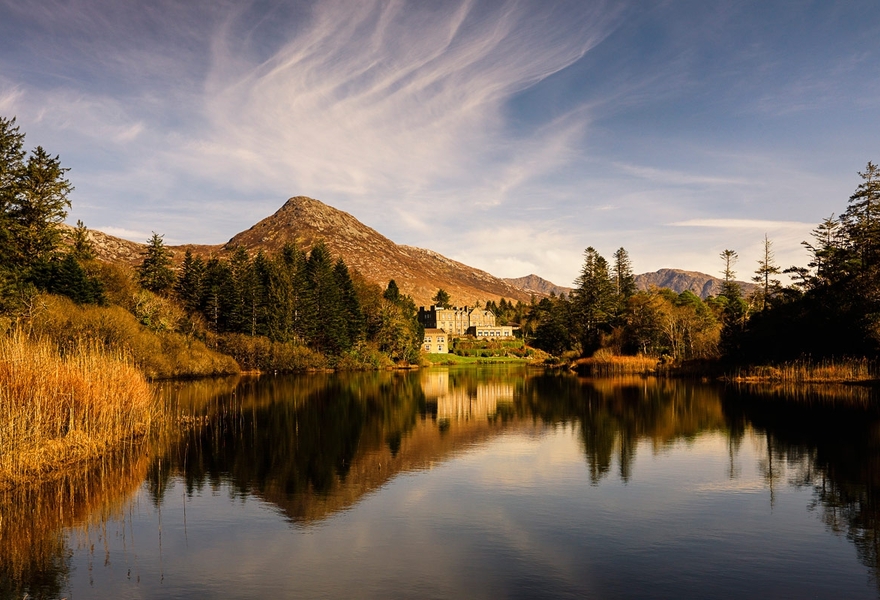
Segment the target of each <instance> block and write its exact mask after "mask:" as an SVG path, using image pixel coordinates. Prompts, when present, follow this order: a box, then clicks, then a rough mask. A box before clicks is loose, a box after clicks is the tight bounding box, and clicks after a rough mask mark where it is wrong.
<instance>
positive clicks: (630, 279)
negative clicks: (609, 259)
mask: <svg viewBox="0 0 880 600" xmlns="http://www.w3.org/2000/svg"><path fill="white" fill-rule="evenodd" d="M611 270H612V274H613V277H614V287H615V292H616V294H617V298H618V301H619V302H620V304H621V306H622V305H625V304H626V301H627V300H628V299H629V298H630V297H631V296H632V295H633V294H635V293H636V278H635V276H634V275H633V272H632V262H631V261H630V259H629V253H628V252H627V251H626V250H625V249H624V248H623V247H620V248H618V249H617V251H616V252H615V253H614V263H613V265H612V268H611Z"/></svg>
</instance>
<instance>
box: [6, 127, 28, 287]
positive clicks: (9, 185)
mask: <svg viewBox="0 0 880 600" xmlns="http://www.w3.org/2000/svg"><path fill="white" fill-rule="evenodd" d="M24 157H25V151H24V134H23V133H21V132H20V131H19V128H18V127H16V125H15V118H12V119H5V118H3V117H0V276H2V275H3V272H4V271H5V272H7V273H8V276H9V277H12V276H13V273H12V270H13V265H14V259H15V258H17V256H18V252H17V251H16V248H15V243H14V238H13V220H12V214H11V211H12V208H13V205H14V204H15V202H16V198H17V196H18V187H19V182H20V175H21V172H22V171H23V170H24V162H23V161H24Z"/></svg>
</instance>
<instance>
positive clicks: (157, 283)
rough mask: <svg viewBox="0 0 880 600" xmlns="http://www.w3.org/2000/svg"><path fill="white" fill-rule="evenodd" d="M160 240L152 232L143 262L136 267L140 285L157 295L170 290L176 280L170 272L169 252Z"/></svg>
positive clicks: (159, 236)
mask: <svg viewBox="0 0 880 600" xmlns="http://www.w3.org/2000/svg"><path fill="white" fill-rule="evenodd" d="M162 238H163V236H161V235H159V234H157V233H156V232H155V231H154V232H153V236H152V237H151V238H150V239H149V240H147V247H146V249H144V251H143V257H144V260H143V262H142V263H141V265H140V267H138V276H139V279H140V282H141V285H142V286H144V287H145V288H146V289H148V290H150V291H152V292H156V293H157V294H162V293H165V292H167V291H169V290H171V288H172V286H173V285H174V282H175V279H176V278H175V276H174V271H172V270H171V251H170V250H168V248H166V247H165V242H164V241H163V240H162Z"/></svg>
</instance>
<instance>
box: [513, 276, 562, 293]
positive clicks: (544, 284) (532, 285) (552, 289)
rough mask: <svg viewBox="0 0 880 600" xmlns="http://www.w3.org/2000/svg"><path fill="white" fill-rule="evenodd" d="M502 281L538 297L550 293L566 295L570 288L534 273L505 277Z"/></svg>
mask: <svg viewBox="0 0 880 600" xmlns="http://www.w3.org/2000/svg"><path fill="white" fill-rule="evenodd" d="M504 281H506V282H507V283H509V284H510V285H512V286H514V287H517V288H519V289H521V290H523V291H524V292H528V293H530V294H534V295H535V296H538V297H541V296H549V295H550V294H555V295H556V296H561V295H562V294H565V295H566V296H567V295H569V294H570V293H571V290H572V288H568V287H562V286H561V285H556V284H555V283H553V282H551V281H547V280H546V279H544V278H542V277H538V276H537V275H535V274H532V275H526V276H525V277H506V278H505V279H504Z"/></svg>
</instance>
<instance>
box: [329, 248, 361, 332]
mask: <svg viewBox="0 0 880 600" xmlns="http://www.w3.org/2000/svg"><path fill="white" fill-rule="evenodd" d="M333 272H334V274H335V276H336V285H337V287H338V288H339V295H340V301H341V303H342V307H341V308H342V311H341V312H342V314H343V318H344V320H345V322H344V324H345V330H346V335H345V340H344V341H345V346H344V349H347V348H350V347H351V346H352V345H354V344H356V343H357V342H358V341H360V340H361V339H362V338H363V335H364V331H365V329H366V318H365V317H364V313H363V311H362V310H361V303H360V300H359V299H358V296H357V292H356V291H355V289H354V282H352V280H351V275H350V274H349V272H348V267H347V266H346V264H345V262H343V260H342V259H341V258H340V259H338V260H337V261H336V265H335V266H334V267H333Z"/></svg>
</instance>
